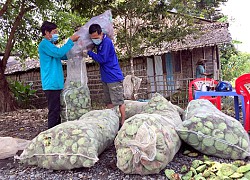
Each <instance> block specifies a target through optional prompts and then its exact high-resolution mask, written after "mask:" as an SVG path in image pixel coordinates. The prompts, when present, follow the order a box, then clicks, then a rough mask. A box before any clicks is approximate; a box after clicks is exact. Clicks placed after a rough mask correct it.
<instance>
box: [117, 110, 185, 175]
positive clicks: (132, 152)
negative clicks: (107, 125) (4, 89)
mask: <svg viewBox="0 0 250 180" xmlns="http://www.w3.org/2000/svg"><path fill="white" fill-rule="evenodd" d="M180 146H181V140H180V138H179V136H178V134H177V132H176V131H175V124H174V123H173V121H172V120H171V119H169V118H166V117H164V116H161V115H158V114H137V115H134V116H133V117H131V118H129V119H127V120H126V121H125V123H124V124H123V126H122V127H121V129H120V130H119V132H118V135H117V136H116V138H115V148H116V153H117V167H118V168H119V169H120V170H122V171H123V172H124V173H126V174H140V175H146V174H156V173H159V172H160V171H161V170H162V169H164V168H165V167H166V165H167V164H168V163H169V162H170V161H171V160H172V159H173V157H174V156H175V154H176V153H177V151H178V150H179V148H180Z"/></svg>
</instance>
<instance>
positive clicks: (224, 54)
mask: <svg viewBox="0 0 250 180" xmlns="http://www.w3.org/2000/svg"><path fill="white" fill-rule="evenodd" d="M220 53H221V54H220V59H221V69H222V79H223V80H227V81H231V82H233V80H234V79H236V78H237V77H239V76H240V75H242V74H244V73H249V71H250V54H248V53H242V52H238V51H237V50H236V48H235V47H234V45H233V44H228V45H225V46H223V47H221V48H220Z"/></svg>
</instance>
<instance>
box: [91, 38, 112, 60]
mask: <svg viewBox="0 0 250 180" xmlns="http://www.w3.org/2000/svg"><path fill="white" fill-rule="evenodd" d="M111 43H112V42H108V43H105V44H103V45H102V49H101V50H99V51H98V53H97V54H96V53H94V52H93V51H88V55H89V56H90V57H91V58H92V59H94V60H95V61H96V62H98V63H100V64H103V63H105V62H107V61H108V60H109V52H110V48H111V47H112V46H111V45H112V44H111Z"/></svg>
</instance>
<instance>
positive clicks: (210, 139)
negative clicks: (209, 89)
mask: <svg viewBox="0 0 250 180" xmlns="http://www.w3.org/2000/svg"><path fill="white" fill-rule="evenodd" d="M176 130H177V132H178V134H179V136H180V138H181V139H182V140H184V141H185V142H186V143H188V144H189V145H191V146H192V147H194V148H195V149H196V150H198V151H200V152H202V153H204V154H207V155H212V156H217V157H221V158H228V159H244V158H246V157H247V156H249V155H250V143H249V136H248V134H247V132H246V131H245V130H244V127H243V126H242V124H241V123H240V122H239V121H237V120H236V119H234V118H232V117H230V116H228V115H226V114H224V113H223V112H221V111H220V110H218V109H217V108H216V107H215V106H214V105H213V104H212V103H211V102H210V101H208V100H205V99H198V100H192V101H191V102H190V103H189V104H188V107H187V110H186V115H185V120H184V121H183V123H182V124H181V126H180V127H177V128H176Z"/></svg>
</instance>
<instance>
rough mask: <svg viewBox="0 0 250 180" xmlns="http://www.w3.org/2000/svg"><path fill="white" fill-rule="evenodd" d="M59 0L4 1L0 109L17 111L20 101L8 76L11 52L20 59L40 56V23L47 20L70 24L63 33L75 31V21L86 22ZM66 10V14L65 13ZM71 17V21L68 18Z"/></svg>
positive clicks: (0, 13)
mask: <svg viewBox="0 0 250 180" xmlns="http://www.w3.org/2000/svg"><path fill="white" fill-rule="evenodd" d="M67 10H68V8H66V7H64V6H62V4H60V3H58V1H56V0H55V1H49V0H7V1H5V2H2V1H0V26H1V27H2V28H1V29H0V34H1V38H0V42H1V44H0V52H3V57H2V59H0V112H6V111H11V110H15V109H16V108H17V106H16V103H15V101H14V99H13V96H12V94H11V93H10V89H9V85H8V82H7V80H6V76H5V75H4V72H5V69H6V64H7V61H8V59H9V56H10V54H11V53H14V54H18V55H19V58H20V59H25V58H27V57H35V56H37V45H38V42H39V40H41V32H40V26H41V22H42V21H43V20H54V22H55V23H57V22H60V23H58V24H59V26H60V25H64V26H67V25H68V28H67V29H70V30H69V31H67V30H62V31H61V34H62V35H63V36H65V37H66V36H67V35H69V33H73V31H74V28H69V27H71V26H72V24H73V25H74V24H82V23H83V22H84V21H83V20H82V18H80V17H78V16H77V15H75V14H71V12H70V11H67ZM63 12H64V13H63ZM65 16H67V20H66V21H65V22H63V21H62V20H65V19H64V18H65Z"/></svg>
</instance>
